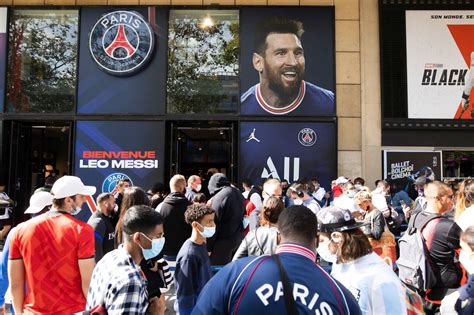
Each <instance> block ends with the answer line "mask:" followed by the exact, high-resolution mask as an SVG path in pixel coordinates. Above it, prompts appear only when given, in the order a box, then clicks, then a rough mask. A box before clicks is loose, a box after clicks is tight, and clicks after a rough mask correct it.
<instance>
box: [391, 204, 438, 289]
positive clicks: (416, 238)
mask: <svg viewBox="0 0 474 315" xmlns="http://www.w3.org/2000/svg"><path fill="white" fill-rule="evenodd" d="M421 213H422V212H419V213H417V214H416V215H415V216H414V217H413V218H412V220H410V223H409V224H408V229H407V230H406V232H405V234H404V235H403V236H402V237H401V238H400V240H399V241H398V246H399V248H400V257H399V258H398V260H397V266H398V271H399V272H398V276H399V278H400V280H401V281H402V282H403V283H404V284H406V285H407V286H408V287H410V288H412V289H414V290H415V291H417V292H418V293H419V294H420V295H422V296H424V295H425V294H426V293H427V291H428V290H429V289H431V288H433V287H434V286H435V285H436V273H435V270H436V266H435V265H434V264H433V262H432V261H431V259H430V256H429V253H428V250H427V248H426V243H425V239H424V238H423V235H422V234H421V230H422V229H423V228H424V227H425V226H426V225H427V224H428V223H429V222H430V221H431V220H434V219H437V218H440V217H442V215H439V214H433V215H430V216H427V217H425V218H423V220H420V222H416V221H417V218H418V216H419V215H420V214H421ZM415 222H416V223H415Z"/></svg>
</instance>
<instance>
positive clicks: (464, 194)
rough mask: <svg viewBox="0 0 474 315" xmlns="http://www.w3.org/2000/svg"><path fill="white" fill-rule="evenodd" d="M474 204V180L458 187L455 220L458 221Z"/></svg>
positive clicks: (469, 180)
mask: <svg viewBox="0 0 474 315" xmlns="http://www.w3.org/2000/svg"><path fill="white" fill-rule="evenodd" d="M473 204H474V180H473V179H466V180H463V181H462V182H461V183H460V184H459V187H458V191H457V193H456V206H455V218H456V219H457V218H458V217H459V216H460V215H461V213H463V212H464V210H466V208H469V207H470V206H471V205H473Z"/></svg>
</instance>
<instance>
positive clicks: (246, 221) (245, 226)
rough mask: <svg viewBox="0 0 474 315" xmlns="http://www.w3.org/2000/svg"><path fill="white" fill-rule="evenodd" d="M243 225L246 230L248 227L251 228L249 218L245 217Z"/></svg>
mask: <svg viewBox="0 0 474 315" xmlns="http://www.w3.org/2000/svg"><path fill="white" fill-rule="evenodd" d="M242 225H243V226H244V229H246V228H247V226H249V218H248V217H244V218H243V219H242Z"/></svg>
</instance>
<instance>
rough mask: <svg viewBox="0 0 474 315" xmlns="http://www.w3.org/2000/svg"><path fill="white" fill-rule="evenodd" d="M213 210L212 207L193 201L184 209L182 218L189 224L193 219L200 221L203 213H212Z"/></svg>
mask: <svg viewBox="0 0 474 315" xmlns="http://www.w3.org/2000/svg"><path fill="white" fill-rule="evenodd" d="M214 212H215V211H214V209H212V208H210V207H208V206H206V205H204V204H202V203H195V204H192V205H190V206H188V208H187V209H186V212H185V213H184V220H185V221H186V223H188V224H191V223H193V222H194V221H197V222H200V221H201V220H202V219H203V218H204V216H205V215H207V214H213V213H214Z"/></svg>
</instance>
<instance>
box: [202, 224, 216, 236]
mask: <svg viewBox="0 0 474 315" xmlns="http://www.w3.org/2000/svg"><path fill="white" fill-rule="evenodd" d="M201 226H202V225H201ZM203 228H204V231H202V232H201V231H199V234H201V235H202V237H204V238H211V237H213V236H214V234H216V227H215V226H212V227H208V226H203Z"/></svg>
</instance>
